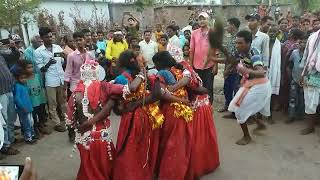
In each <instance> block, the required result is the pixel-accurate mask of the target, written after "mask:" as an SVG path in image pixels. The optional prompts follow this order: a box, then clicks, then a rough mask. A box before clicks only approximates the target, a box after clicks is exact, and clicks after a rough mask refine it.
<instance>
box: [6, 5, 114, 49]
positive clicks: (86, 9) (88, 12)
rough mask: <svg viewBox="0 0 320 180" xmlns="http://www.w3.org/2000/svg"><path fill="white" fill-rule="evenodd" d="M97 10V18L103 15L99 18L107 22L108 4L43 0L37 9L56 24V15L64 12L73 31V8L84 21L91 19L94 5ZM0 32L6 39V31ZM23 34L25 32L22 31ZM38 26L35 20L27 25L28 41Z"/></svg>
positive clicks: (65, 20)
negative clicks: (45, 11)
mask: <svg viewBox="0 0 320 180" xmlns="http://www.w3.org/2000/svg"><path fill="white" fill-rule="evenodd" d="M93 3H95V5H96V8H97V14H98V17H99V16H100V14H104V15H105V16H104V17H99V18H106V19H107V20H109V19H110V17H109V9H108V3H106V2H85V1H81V2H72V1H62V0H52V1H49V0H44V1H43V2H42V3H41V4H40V6H39V9H40V10H41V9H47V10H48V13H49V14H52V15H53V16H54V17H55V20H56V22H57V23H58V22H59V21H58V14H59V12H60V11H64V23H65V24H66V25H67V26H68V27H70V28H71V30H73V29H74V26H73V19H72V18H71V17H70V14H71V13H73V12H74V10H73V9H74V7H75V6H77V8H78V9H79V10H80V13H81V18H84V19H87V20H88V19H91V17H92V14H93V13H92V11H93V8H94V4H93ZM101 12H102V13H101ZM0 31H1V36H2V37H1V38H7V37H8V34H9V33H8V32H7V31H6V30H3V29H0ZM23 31H24V32H25V30H23ZM38 31H39V29H38V25H37V22H36V20H33V22H31V23H29V24H28V32H29V39H30V38H31V37H32V36H34V35H36V34H38ZM24 37H25V38H26V35H25V33H24ZM26 43H27V42H26Z"/></svg>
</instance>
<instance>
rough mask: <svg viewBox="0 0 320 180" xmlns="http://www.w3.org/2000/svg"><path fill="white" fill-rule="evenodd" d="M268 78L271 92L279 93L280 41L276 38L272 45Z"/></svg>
mask: <svg viewBox="0 0 320 180" xmlns="http://www.w3.org/2000/svg"><path fill="white" fill-rule="evenodd" d="M268 79H269V80H270V83H271V88H272V94H275V95H279V91H280V81H281V42H280V41H279V40H278V39H276V41H275V42H274V45H273V47H272V53H271V58H270V64H269V69H268Z"/></svg>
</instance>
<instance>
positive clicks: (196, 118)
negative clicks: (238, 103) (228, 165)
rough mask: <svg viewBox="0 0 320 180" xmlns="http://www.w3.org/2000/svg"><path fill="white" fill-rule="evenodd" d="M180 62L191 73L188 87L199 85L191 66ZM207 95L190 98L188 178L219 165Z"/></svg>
mask: <svg viewBox="0 0 320 180" xmlns="http://www.w3.org/2000/svg"><path fill="white" fill-rule="evenodd" d="M181 64H182V65H183V66H184V67H185V68H186V69H187V70H189V71H190V73H191V81H190V83H189V85H188V86H189V88H191V89H192V88H196V87H198V86H200V85H201V84H202V82H201V79H200V78H199V77H198V75H197V74H196V72H195V71H194V70H193V69H192V67H191V66H190V65H189V64H188V63H187V62H186V61H182V62H181ZM208 97H209V96H208V95H197V96H196V97H195V99H193V100H192V106H193V110H194V114H193V120H192V123H193V136H192V142H193V144H192V150H191V161H190V167H189V171H188V173H189V174H188V178H187V179H190V180H192V179H195V178H199V177H201V176H203V175H205V174H208V173H211V172H213V171H214V170H215V169H216V168H217V167H218V166H219V165H220V161H219V149H218V139H217V133H216V128H215V125H214V120H213V111H212V108H211V104H210V102H209V99H208Z"/></svg>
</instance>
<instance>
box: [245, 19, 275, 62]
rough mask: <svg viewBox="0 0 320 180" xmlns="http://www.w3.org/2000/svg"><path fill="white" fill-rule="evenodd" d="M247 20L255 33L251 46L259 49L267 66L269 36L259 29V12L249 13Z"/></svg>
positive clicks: (253, 33)
mask: <svg viewBox="0 0 320 180" xmlns="http://www.w3.org/2000/svg"><path fill="white" fill-rule="evenodd" d="M245 18H246V20H247V21H248V22H249V24H248V26H249V29H250V30H251V33H252V35H253V39H252V44H251V46H252V47H254V48H255V49H257V50H258V51H259V53H260V54H261V56H262V61H263V64H264V66H265V67H268V66H269V64H268V63H269V36H268V35H267V34H265V33H263V32H261V31H260V30H259V29H258V26H259V24H258V22H259V21H260V16H259V15H258V14H250V15H247V16H246V17H245Z"/></svg>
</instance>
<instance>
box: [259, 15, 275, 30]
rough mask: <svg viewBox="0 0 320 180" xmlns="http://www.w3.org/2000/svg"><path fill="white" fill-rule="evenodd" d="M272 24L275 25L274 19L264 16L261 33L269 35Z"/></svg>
mask: <svg viewBox="0 0 320 180" xmlns="http://www.w3.org/2000/svg"><path fill="white" fill-rule="evenodd" d="M272 24H273V18H272V17H270V16H264V17H263V18H261V26H260V31H261V32H263V33H265V34H267V33H268V32H269V29H270V27H271V26H272Z"/></svg>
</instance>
